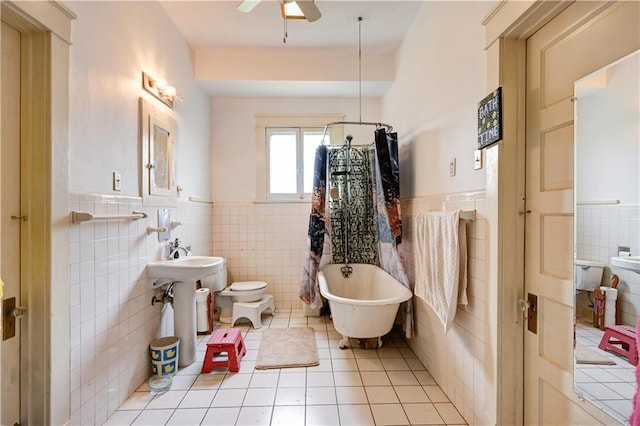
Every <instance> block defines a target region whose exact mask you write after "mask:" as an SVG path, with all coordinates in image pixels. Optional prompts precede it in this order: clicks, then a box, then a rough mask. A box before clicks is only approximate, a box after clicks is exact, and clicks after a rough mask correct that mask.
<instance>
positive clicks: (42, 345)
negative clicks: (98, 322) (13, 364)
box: [0, 1, 75, 424]
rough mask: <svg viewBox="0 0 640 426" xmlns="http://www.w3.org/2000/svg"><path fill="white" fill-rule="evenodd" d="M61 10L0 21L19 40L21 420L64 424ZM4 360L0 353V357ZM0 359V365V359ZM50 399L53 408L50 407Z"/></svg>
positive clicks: (64, 58)
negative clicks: (23, 312)
mask: <svg viewBox="0 0 640 426" xmlns="http://www.w3.org/2000/svg"><path fill="white" fill-rule="evenodd" d="M74 18H75V15H73V13H72V12H70V11H69V10H68V9H67V8H66V7H64V6H63V5H62V4H60V3H57V2H53V1H48V2H21V3H20V4H16V3H12V2H8V1H3V2H2V4H1V7H0V19H2V20H3V21H5V22H6V23H8V24H10V25H11V26H12V27H14V28H16V29H17V30H18V31H20V33H21V45H22V47H21V50H22V53H21V56H22V58H21V61H22V67H21V68H22V70H21V103H22V105H21V128H20V131H21V141H20V146H21V147H20V150H21V212H20V214H21V215H26V216H27V220H26V221H25V222H23V225H22V229H21V240H22V247H21V253H20V256H21V260H22V262H21V263H22V264H21V292H22V294H23V298H24V299H23V303H24V304H25V305H26V306H27V307H28V313H27V316H26V317H25V319H26V320H25V319H23V320H22V321H23V322H22V324H21V327H22V328H23V330H24V329H25V328H26V336H25V337H24V339H22V341H21V350H22V351H25V352H26V354H25V355H24V356H21V358H22V359H23V360H26V363H24V364H26V365H24V364H23V365H21V375H22V376H23V377H24V378H23V379H21V383H22V386H21V388H22V395H21V399H22V404H25V406H24V408H23V409H21V413H22V414H21V416H22V417H23V419H22V420H23V421H26V422H27V424H65V423H67V422H68V420H69V412H70V410H69V407H70V404H69V399H70V392H69V389H70V386H69V381H70V379H69V357H70V353H69V352H70V351H69V348H70V344H69V283H70V272H69V271H70V268H69V251H70V250H69V235H68V226H69V201H68V192H69V179H68V171H69V167H68V158H69V155H68V154H69V137H68V135H69V118H68V114H69V45H70V39H71V37H70V36H71V20H72V19H74ZM1 356H2V355H1V354H0V357H1ZM0 359H1V358H0ZM54 399H55V401H54Z"/></svg>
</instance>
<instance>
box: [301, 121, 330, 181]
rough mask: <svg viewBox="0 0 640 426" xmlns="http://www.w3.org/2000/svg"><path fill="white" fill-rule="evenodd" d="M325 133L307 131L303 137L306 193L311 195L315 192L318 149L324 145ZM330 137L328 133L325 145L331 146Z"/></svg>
mask: <svg viewBox="0 0 640 426" xmlns="http://www.w3.org/2000/svg"><path fill="white" fill-rule="evenodd" d="M323 133H324V132H323V131H308V130H307V131H305V132H304V135H303V148H302V155H303V166H302V167H303V172H304V187H303V188H304V192H305V194H309V193H311V191H312V190H313V172H314V171H313V167H314V164H315V156H316V148H317V147H318V146H319V145H320V144H321V143H322V135H323ZM330 143H331V140H330V135H329V134H328V133H327V136H326V137H325V144H327V145H328V144H330Z"/></svg>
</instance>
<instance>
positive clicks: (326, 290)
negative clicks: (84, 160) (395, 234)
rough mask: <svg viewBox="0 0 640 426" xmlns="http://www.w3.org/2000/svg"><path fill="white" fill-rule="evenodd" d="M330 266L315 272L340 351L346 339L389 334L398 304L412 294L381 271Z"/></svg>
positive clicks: (372, 267) (368, 267)
mask: <svg viewBox="0 0 640 426" xmlns="http://www.w3.org/2000/svg"><path fill="white" fill-rule="evenodd" d="M343 268H345V265H343V264H330V265H326V266H324V267H323V268H322V269H321V270H320V272H318V283H319V286H320V294H322V296H324V297H325V298H326V299H327V300H328V301H329V307H330V308H331V316H332V318H333V326H334V327H335V329H336V330H337V331H338V333H340V334H342V340H341V341H340V347H341V348H343V349H344V348H346V347H349V337H353V338H356V339H368V338H375V337H377V338H378V347H379V346H380V345H381V340H380V337H382V336H384V335H385V334H387V333H388V332H389V331H391V328H392V327H393V322H394V320H395V317H396V313H397V312H398V307H399V306H400V303H402V302H404V301H406V300H409V299H410V298H411V296H412V293H411V290H409V289H408V288H407V287H405V286H404V285H402V283H400V282H398V281H397V280H396V279H394V278H393V277H392V276H391V275H389V274H388V273H387V272H385V271H384V270H383V269H382V268H379V267H378V266H375V265H368V264H362V263H354V264H349V265H348V268H351V270H352V272H351V273H350V274H349V276H348V277H345V276H344V275H343V272H342V271H343Z"/></svg>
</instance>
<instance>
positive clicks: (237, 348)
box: [200, 328, 247, 373]
mask: <svg viewBox="0 0 640 426" xmlns="http://www.w3.org/2000/svg"><path fill="white" fill-rule="evenodd" d="M222 352H226V353H227V359H223V360H219V361H214V360H213V358H214V357H216V356H218V355H219V354H220V353H222ZM246 353H247V348H246V347H245V345H244V341H243V340H242V334H240V330H239V329H237V328H220V329H218V330H215V331H214V332H213V334H212V335H211V337H210V338H209V341H208V342H207V352H206V353H205V354H204V362H203V363H202V371H200V372H201V373H209V372H211V369H212V368H213V367H229V371H233V372H234V373H237V372H238V371H240V360H241V359H242V357H243V356H244V355H245V354H246Z"/></svg>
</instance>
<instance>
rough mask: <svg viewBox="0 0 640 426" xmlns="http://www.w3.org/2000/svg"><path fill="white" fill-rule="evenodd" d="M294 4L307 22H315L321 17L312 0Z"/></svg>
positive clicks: (298, 0)
mask: <svg viewBox="0 0 640 426" xmlns="http://www.w3.org/2000/svg"><path fill="white" fill-rule="evenodd" d="M296 3H297V4H298V7H299V8H300V10H301V11H302V13H304V17H305V18H307V21H309V22H313V21H317V20H318V19H320V17H321V16H322V13H321V12H320V10H319V9H318V7H317V6H316V4H315V2H314V1H313V0H297V1H296Z"/></svg>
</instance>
